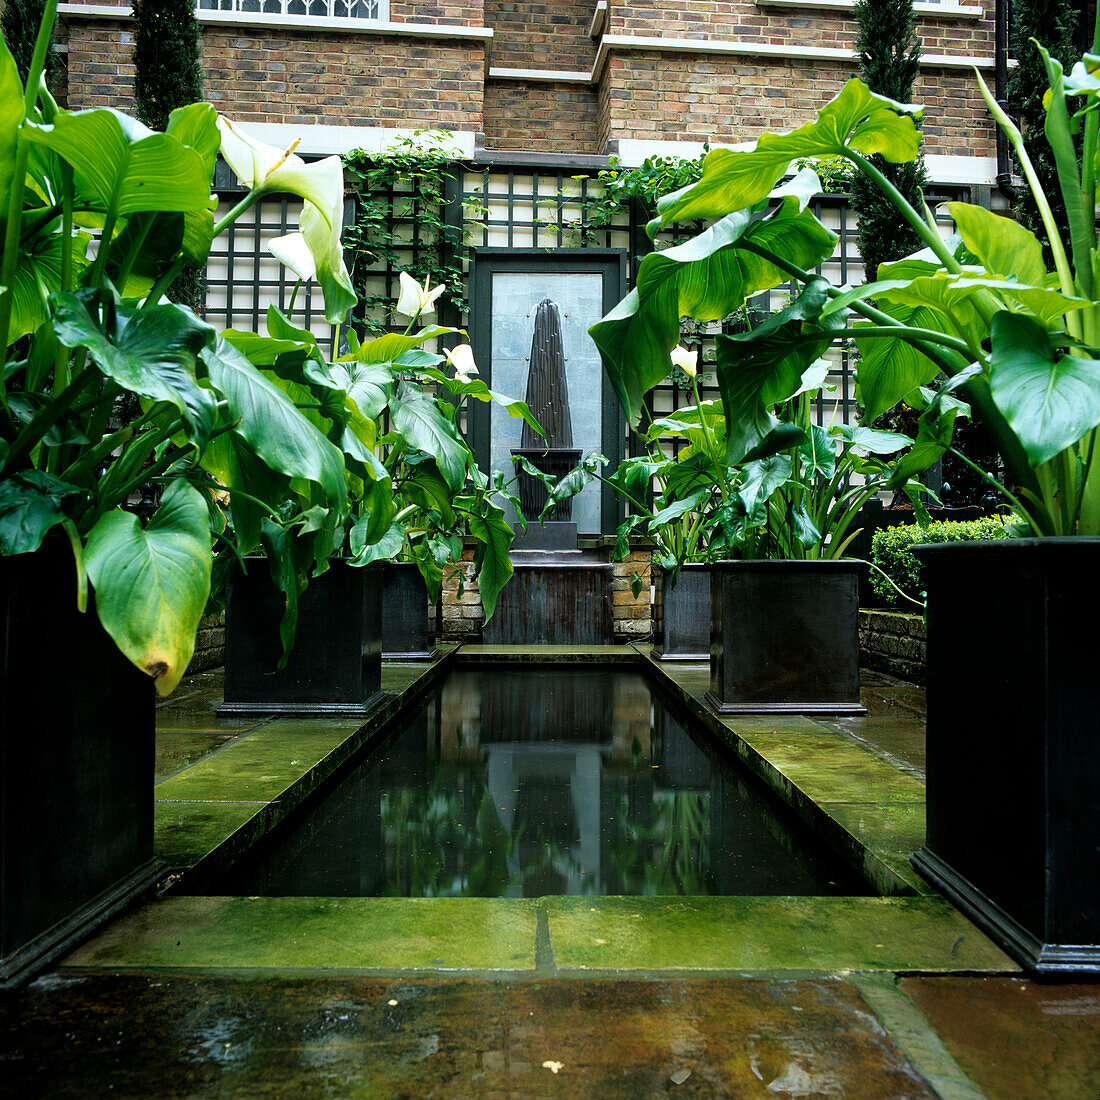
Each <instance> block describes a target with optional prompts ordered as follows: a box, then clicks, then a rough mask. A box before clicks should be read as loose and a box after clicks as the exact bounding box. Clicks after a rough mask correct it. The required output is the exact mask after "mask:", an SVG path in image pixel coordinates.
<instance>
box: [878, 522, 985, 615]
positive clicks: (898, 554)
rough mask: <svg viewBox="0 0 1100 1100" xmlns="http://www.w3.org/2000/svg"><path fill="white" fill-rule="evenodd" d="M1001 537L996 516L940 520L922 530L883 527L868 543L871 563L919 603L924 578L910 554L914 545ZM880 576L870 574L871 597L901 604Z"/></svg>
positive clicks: (915, 525) (908, 526)
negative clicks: (874, 596)
mask: <svg viewBox="0 0 1100 1100" xmlns="http://www.w3.org/2000/svg"><path fill="white" fill-rule="evenodd" d="M1004 537H1005V529H1004V520H1003V519H1002V518H1001V517H1000V516H987V517H986V518H985V519H972V520H964V521H957V520H944V521H943V522H941V523H929V524H927V525H926V526H923V527H922V526H921V525H920V524H919V523H907V524H905V525H903V526H901V527H886V528H881V529H879V530H878V531H876V532H875V534H874V537H873V538H872V539H871V562H872V563H873V564H874V565H877V566H878V568H879V569H881V570H882V573H885V574H886V576H887V577H889V578H890V580H892V581H893V582H894V584H896V585H897V586H898V588H900V589H901V590H902V591H903V592H904V593H905V594H906V595H907V596H909V597H910V598H911V599H914V600H918V601H921V600H923V593H924V578H923V576H922V574H921V565H920V562H919V561H917V559H916V558H915V557H914V556H913V554H912V553H911V550H912V548H913V547H914V546H915V545H917V544H918V543H922V542H973V541H976V540H978V539H1003V538H1004ZM882 573H880V572H878V570H877V569H872V570H871V587H872V588H873V589H874V591H875V595H876V596H879V597H880V598H881V599H883V600H887V601H888V602H890V603H896V604H902V603H904V602H905V601H904V600H902V598H901V597H900V596H899V595H898V592H897V589H895V588H894V587H893V586H892V585H891V584H890V582H889V581H888V580H887V579H886V577H884V576H883V575H882Z"/></svg>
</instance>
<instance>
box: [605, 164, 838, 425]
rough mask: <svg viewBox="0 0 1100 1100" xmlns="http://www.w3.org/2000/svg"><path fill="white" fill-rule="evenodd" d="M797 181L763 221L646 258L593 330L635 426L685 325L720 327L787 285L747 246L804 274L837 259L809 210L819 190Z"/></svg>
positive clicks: (736, 224)
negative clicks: (753, 299) (684, 321)
mask: <svg viewBox="0 0 1100 1100" xmlns="http://www.w3.org/2000/svg"><path fill="white" fill-rule="evenodd" d="M810 175H812V173H810ZM799 180H800V181H801V182H800V184H799V188H798V189H797V191H796V192H795V193H789V191H790V189H789V188H785V189H783V194H782V197H781V199H780V203H779V205H778V206H777V207H776V208H775V209H774V210H773V211H772V212H771V213H769V214H767V215H766V216H764V217H760V216H757V215H754V214H753V213H752V212H751V211H748V210H740V211H737V212H736V213H733V214H730V215H729V216H728V217H725V218H723V219H722V220H721V221H720V222H718V223H717V224H715V225H713V226H711V227H710V228H709V229H706V230H704V232H702V233H701V234H699V235H698V236H697V237H695V238H693V239H692V240H690V241H688V242H686V243H685V244H682V245H677V246H676V247H674V248H669V249H666V250H665V251H663V252H654V253H651V254H650V255H648V256H646V257H645V259H644V260H643V261H642V264H641V267H640V269H639V272H638V280H637V286H636V287H635V289H634V290H632V291H631V292H630V293H629V294H628V295H627V296H626V297H625V298H624V299H623V300H622V301H621V302H620V303H619V304H618V305H617V306H616V307H615V308H614V309H613V310H612V311H611V312H610V313H609V314H608V315H607V316H606V317H605V318H604V319H603V320H602V321H599V322H597V323H596V324H595V325H593V326H592V328H591V329H589V332H590V333H591V335H592V339H593V340H594V341H595V343H596V347H597V348H599V351H600V356H601V358H602V359H603V365H604V369H605V370H606V371H607V374H608V378H609V379H610V381H611V385H612V388H613V389H614V390H615V394H616V396H617V397H618V399H619V404H620V405H621V406H622V408H623V411H624V412H625V413H626V414H627V417H628V418H629V420H630V422H631V423H632V424H636V423H637V422H638V419H639V417H640V416H641V409H642V406H643V403H644V400H645V395H646V393H648V392H649V390H651V389H652V388H653V387H654V386H656V385H657V384H658V383H660V382H661V381H662V380H663V379H664V378H665V377H667V375H668V374H669V372H670V371H671V369H672V362H671V360H670V358H669V354H670V352H671V351H672V349H673V348H674V347H675V346H676V345H677V344H678V343H679V340H680V318H681V317H683V316H685V315H686V316H689V317H694V318H695V319H696V320H699V321H712V320H719V319H721V318H723V317H726V316H727V315H728V314H730V313H732V312H733V311H734V310H735V309H738V308H740V307H741V306H742V305H743V304H744V302H745V300H746V299H747V298H749V297H750V296H751V295H753V294H757V293H759V292H760V291H763V290H770V289H771V288H772V287H775V286H778V285H779V284H780V283H781V282H784V281H785V280H786V279H787V278H788V276H787V274H786V273H785V272H783V271H781V270H780V269H779V268H778V267H776V266H775V265H774V264H772V263H771V262H770V261H768V260H767V259H765V258H763V257H762V256H758V255H756V254H755V253H753V252H749V251H747V250H746V249H745V248H744V247H742V246H743V245H744V244H752V245H756V246H760V247H763V248H765V249H769V250H771V251H773V252H775V253H778V254H781V255H782V256H783V257H784V258H785V259H787V260H789V261H790V262H792V263H794V264H797V265H798V266H799V267H802V268H813V267H815V266H816V265H817V264H819V263H821V261H822V260H824V259H825V258H826V257H828V256H829V255H831V253H832V250H833V247H834V245H835V243H836V236H835V234H834V233H832V231H831V230H828V229H826V228H825V227H824V226H823V225H822V224H821V223H820V222H819V221H818V220H817V218H815V217H814V216H813V214H812V213H810V212H809V211H808V210H807V209H806V208H805V203H806V202H808V201H809V198H810V197H811V192H810V191H809V188H810V187H811V186H813V184H812V183H810V182H809V180H808V178H807V177H806V176H805V175H801V176H800V177H799ZM799 180H796V182H799ZM814 180H815V181H816V177H814Z"/></svg>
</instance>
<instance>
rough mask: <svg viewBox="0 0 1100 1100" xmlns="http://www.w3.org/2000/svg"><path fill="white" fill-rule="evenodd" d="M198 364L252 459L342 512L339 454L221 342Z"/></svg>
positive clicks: (343, 485)
mask: <svg viewBox="0 0 1100 1100" xmlns="http://www.w3.org/2000/svg"><path fill="white" fill-rule="evenodd" d="M202 359H203V362H204V363H205V364H206V367H207V370H208V371H209V374H210V380H211V382H212V383H213V384H214V386H215V388H216V389H218V390H219V391H221V392H222V393H223V394H225V397H226V400H227V402H228V404H229V412H230V416H231V417H232V418H233V420H234V421H236V424H237V427H236V431H237V433H238V434H239V435H240V436H241V438H242V439H244V440H245V441H246V442H247V443H248V446H249V447H250V448H251V449H252V450H253V451H254V452H255V453H256V455H257V456H259V458H261V459H262V460H263V461H264V462H265V463H266V464H267V465H268V466H269V467H270V468H271V469H272V470H274V471H277V472H278V473H281V474H285V475H287V476H288V477H291V478H300V479H303V480H305V481H310V482H313V484H315V485H317V486H319V487H320V489H321V490H322V492H323V493H324V497H325V503H326V504H327V505H328V506H329V507H330V508H333V509H336V510H338V511H343V510H344V509H345V507H346V504H347V481H346V478H345V475H344V464H343V461H342V459H341V457H340V452H339V450H337V448H336V447H335V446H334V445H333V444H332V443H330V442H329V440H327V439H326V438H325V437H324V435H322V433H321V432H320V431H319V430H318V429H317V428H316V427H315V426H314V425H313V424H311V423H310V422H309V420H307V419H306V417H305V416H303V415H302V413H301V412H300V411H299V410H298V409H297V408H296V407H295V405H294V403H293V402H292V401H291V400H290V398H289V397H287V395H286V394H285V393H283V391H282V390H281V389H280V388H279V387H278V386H277V385H276V384H275V383H274V382H272V381H271V380H270V379H269V378H265V377H264V375H263V374H261V373H260V371H258V370H257V369H256V368H255V367H254V366H253V365H252V364H251V363H250V362H249V361H248V359H247V358H245V356H244V355H242V354H241V353H240V352H239V351H237V349H236V348H234V347H233V346H232V345H231V344H229V343H227V342H226V341H225V340H219V341H218V343H217V345H216V346H215V347H212V348H206V349H205V350H204V351H203V353H202Z"/></svg>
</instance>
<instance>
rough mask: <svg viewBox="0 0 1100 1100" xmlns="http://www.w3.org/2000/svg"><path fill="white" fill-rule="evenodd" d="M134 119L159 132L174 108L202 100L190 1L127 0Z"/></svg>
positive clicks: (192, 6)
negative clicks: (130, 1)
mask: <svg viewBox="0 0 1100 1100" xmlns="http://www.w3.org/2000/svg"><path fill="white" fill-rule="evenodd" d="M133 9H134V21H135V27H134V69H135V70H136V73H135V77H134V100H135V108H136V112H135V113H136V114H137V117H138V118H139V119H140V120H141V121H142V122H144V123H145V125H146V126H148V127H150V128H151V129H153V130H163V129H164V128H165V127H166V126H167V125H168V116H169V115H170V114H171V113H172V112H173V111H174V110H175V109H176V108H177V107H184V106H186V105H187V104H188V103H198V102H199V100H201V99H202V65H201V64H200V62H199V25H198V22H197V20H196V19H195V4H194V0H133Z"/></svg>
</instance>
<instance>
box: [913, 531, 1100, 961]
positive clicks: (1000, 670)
mask: <svg viewBox="0 0 1100 1100" xmlns="http://www.w3.org/2000/svg"><path fill="white" fill-rule="evenodd" d="M916 552H917V555H918V557H919V558H920V559H921V562H922V563H923V565H924V571H925V580H926V582H927V588H928V735H927V738H928V739H927V748H928V825H927V838H926V841H925V845H924V847H923V848H921V849H920V851H918V852H917V853H916V854H915V855H914V856H913V863H914V865H915V866H916V867H917V869H918V870H919V871H920V872H921V873H922V874H923V875H924V876H925V877H926V878H927V879H929V880H930V881H931V882H932V883H933V884H934V885H935V886H936V887H937V888H939V889H940V890H942V891H943V892H944V893H945V894H946V895H947V896H948V897H949V898H950V899H951V900H952V901H953V902H954V903H955V904H956V905H957V906H958V907H959V908H960V909H961V910H962V911H963V912H964V913H965V914H966V915H967V916H968V917H970V919H971V920H973V921H974V922H975V923H976V924H977V925H979V926H980V927H981V928H982V929H983V930H984V931H985V932H986V933H988V934H989V935H990V936H991V937H992V938H994V939H996V940H997V941H998V942H999V943H1000V944H1001V945H1002V946H1003V947H1004V948H1005V949H1006V950H1008V951H1009V952H1010V953H1011V954H1013V955H1014V956H1015V957H1016V958H1017V959H1018V960H1019V961H1020V962H1022V963H1023V964H1024V965H1025V966H1028V967H1030V968H1032V969H1034V970H1037V971H1040V972H1044V973H1063V972H1080V971H1085V972H1091V973H1097V972H1100V802H1098V801H1097V794H1096V785H1097V779H1098V777H1100V736H1098V731H1097V721H1098V719H1097V715H1098V714H1100V677H1098V676H1097V649H1096V645H1095V643H1094V642H1093V641H1092V640H1091V634H1090V633H1089V632H1090V630H1091V628H1092V626H1093V624H1094V623H1095V622H1096V620H1097V613H1098V612H1100V593H1098V589H1097V575H1098V571H1100V539H1085V538H1063V539H1004V540H996V541H989V542H971V543H953V544H952V543H946V544H942V545H935V546H932V545H926V546H923V547H918V548H916ZM1082 632H1083V633H1082ZM1082 639H1084V640H1082Z"/></svg>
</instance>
